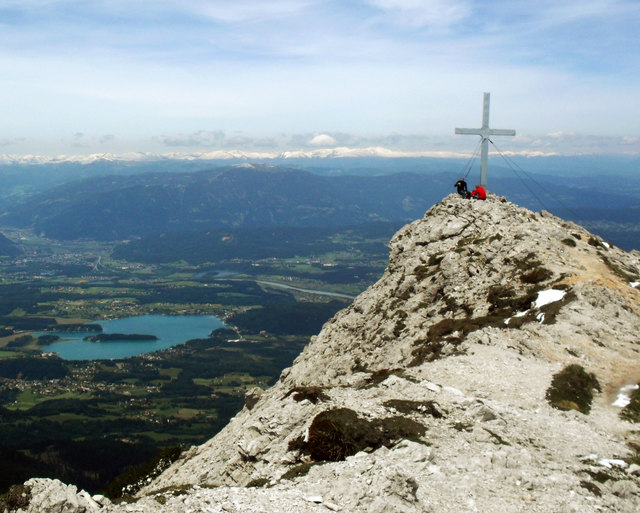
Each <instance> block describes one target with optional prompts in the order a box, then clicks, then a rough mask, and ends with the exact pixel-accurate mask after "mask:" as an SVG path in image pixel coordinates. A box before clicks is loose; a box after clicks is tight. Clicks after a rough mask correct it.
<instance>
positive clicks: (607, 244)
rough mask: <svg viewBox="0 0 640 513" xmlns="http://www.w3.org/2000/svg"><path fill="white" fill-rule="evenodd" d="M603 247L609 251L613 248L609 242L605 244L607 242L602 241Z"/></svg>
mask: <svg viewBox="0 0 640 513" xmlns="http://www.w3.org/2000/svg"><path fill="white" fill-rule="evenodd" d="M602 245H603V246H604V247H605V248H607V249H609V248H610V247H611V246H610V245H609V243H608V242H605V241H602Z"/></svg>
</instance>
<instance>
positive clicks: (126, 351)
mask: <svg viewBox="0 0 640 513" xmlns="http://www.w3.org/2000/svg"><path fill="white" fill-rule="evenodd" d="M90 324H100V326H102V330H103V331H102V332H103V333H127V334H134V333H137V334H144V335H155V336H156V337H158V340H145V341H127V340H118V341H114V342H88V341H85V340H82V339H83V338H84V337H86V336H87V335H92V334H93V335H95V332H84V333H55V334H56V335H59V336H60V338H61V340H60V341H58V342H56V343H54V344H51V345H48V346H42V350H43V351H46V352H51V353H56V354H58V356H60V358H64V359H65V360H109V359H112V358H127V357H129V356H137V355H139V354H144V353H152V352H153V351H160V350H161V349H167V348H168V347H172V346H176V345H178V344H182V343H184V342H186V341H187V340H192V339H194V338H206V337H207V336H208V335H209V333H211V332H212V331H213V330H215V329H217V328H222V327H223V326H224V323H223V322H222V321H221V320H220V319H218V318H217V317H214V316H212V315H177V316H168V315H140V316H137V317H126V318H123V319H113V320H110V321H96V322H93V323H90ZM40 334H44V333H40ZM47 334H51V333H47ZM35 335H36V336H37V335H39V334H35Z"/></svg>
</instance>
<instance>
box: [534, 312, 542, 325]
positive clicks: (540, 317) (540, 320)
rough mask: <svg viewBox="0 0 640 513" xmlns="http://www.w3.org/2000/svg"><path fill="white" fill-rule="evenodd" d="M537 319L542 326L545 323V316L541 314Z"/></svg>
mask: <svg viewBox="0 0 640 513" xmlns="http://www.w3.org/2000/svg"><path fill="white" fill-rule="evenodd" d="M536 319H538V322H539V323H540V324H542V323H543V322H544V314H543V313H542V312H540V313H539V314H538V315H536Z"/></svg>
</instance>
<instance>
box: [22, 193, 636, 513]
mask: <svg viewBox="0 0 640 513" xmlns="http://www.w3.org/2000/svg"><path fill="white" fill-rule="evenodd" d="M389 249H390V256H389V264H388V267H387V269H386V270H385V273H384V275H383V276H382V278H381V279H380V280H379V281H378V282H377V283H375V284H374V285H372V286H371V287H370V288H369V289H367V290H366V291H365V292H363V293H362V294H361V295H360V296H358V297H357V298H356V299H355V300H354V301H353V303H352V304H351V305H350V306H349V307H348V308H345V309H344V310H342V311H341V312H338V313H337V314H336V315H335V316H334V317H333V318H332V319H330V320H329V321H328V322H327V323H326V324H325V326H324V327H323V329H322V331H321V332H320V333H319V334H318V335H317V336H315V337H312V339H311V341H310V343H309V345H308V346H307V347H306V348H305V349H304V351H303V352H302V354H300V355H299V356H298V358H296V360H295V362H294V363H293V365H292V367H291V368H290V369H286V370H285V371H283V373H282V375H281V377H280V380H279V382H278V383H277V384H276V385H274V386H273V387H272V388H271V389H269V390H265V391H264V392H262V393H261V394H258V393H257V392H256V393H254V392H251V393H250V394H248V400H247V403H246V406H245V408H244V409H243V410H242V411H241V412H239V413H238V415H236V417H234V419H232V421H231V422H230V423H229V425H228V426H226V427H225V428H224V429H223V430H222V431H221V432H220V433H218V435H216V436H215V437H214V438H213V439H212V440H210V441H208V442H207V443H205V444H203V445H202V446H200V447H197V448H194V449H192V450H190V451H189V452H188V453H187V454H186V455H185V456H184V457H182V458H180V459H179V460H178V461H176V462H175V463H174V464H173V465H172V466H171V467H169V468H168V469H167V470H166V471H165V472H164V473H163V474H162V475H160V476H159V477H158V478H157V479H156V480H154V481H153V482H152V483H151V484H150V485H149V486H148V487H146V488H145V489H143V490H142V491H141V492H140V494H139V497H138V499H137V501H136V502H135V503H132V504H128V505H107V506H103V507H102V511H108V512H109V513H116V512H117V513H123V512H125V511H139V512H143V513H146V512H149V513H151V512H153V513H158V512H186V511H192V512H194V513H195V512H204V511H207V512H209V511H211V512H213V511H215V512H218V511H234V512H235V511H238V512H240V511H242V512H254V511H256V512H257V511H262V512H272V513H285V512H287V513H288V512H290V511H291V512H293V511H296V512H302V513H304V512H307V511H309V512H310V511H326V510H327V509H329V510H332V511H337V510H340V511H348V512H356V513H357V512H363V513H364V512H371V511H385V512H386V511H398V512H412V513H413V512H422V511H433V512H436V513H439V512H456V513H457V512H460V511H496V512H500V513H504V512H516V511H523V510H529V511H580V512H591V511H638V510H640V494H639V492H638V490H639V489H640V487H639V480H640V477H639V476H638V473H637V472H631V471H628V472H625V470H622V469H620V468H617V467H615V466H613V467H615V468H610V469H609V468H606V467H602V468H604V469H605V470H606V471H607V472H612V473H616V472H617V473H618V474H616V475H618V477H617V479H618V481H617V484H616V482H612V483H611V484H608V485H607V486H597V488H596V486H592V485H591V484H589V483H591V482H592V481H590V476H591V475H593V474H594V473H597V472H598V470H594V468H596V469H597V468H599V467H597V466H598V462H599V461H618V460H620V459H621V458H625V457H628V456H631V451H630V445H629V444H630V442H635V443H638V442H639V440H638V439H637V436H638V435H637V433H638V429H637V426H634V424H632V423H629V422H626V421H622V420H620V419H619V417H618V413H619V408H617V407H615V406H613V405H612V402H613V400H614V399H612V398H615V396H616V392H617V387H619V386H621V385H622V384H625V383H630V382H633V380H638V379H640V368H639V367H638V361H639V360H638V352H639V350H640V349H639V346H638V333H640V290H638V289H637V288H634V287H633V286H631V285H630V283H636V282H639V281H640V252H631V253H626V252H624V251H621V250H619V249H617V248H615V247H614V246H612V245H610V244H606V243H605V242H604V241H602V240H601V239H600V238H598V237H597V236H595V235H593V234H590V233H589V232H587V231H586V230H585V229H583V228H581V227H579V226H577V225H575V224H573V223H567V222H565V221H563V220H562V219H559V218H556V217H554V216H552V215H551V214H549V213H546V212H545V213H543V214H536V213H534V212H531V211H529V210H526V209H523V208H520V207H518V206H516V205H514V204H512V203H510V202H508V201H506V200H504V199H503V198H497V197H495V196H491V195H490V196H489V198H488V199H487V201H466V200H463V199H462V198H459V197H458V196H455V195H451V196H449V197H447V198H445V199H444V200H443V201H442V202H441V203H439V204H437V205H435V206H434V207H432V208H431V209H430V210H429V211H428V212H427V213H426V214H425V216H424V218H423V219H419V220H417V221H414V222H413V223H411V224H409V225H407V226H405V227H404V228H402V229H401V230H400V231H399V232H398V233H397V234H396V235H395V236H394V237H393V239H392V240H391V243H390V248H389ZM569 364H578V365H580V366H582V367H584V369H585V370H586V371H587V372H589V373H593V374H594V375H595V376H596V377H597V380H598V382H599V384H600V387H601V390H602V392H601V393H596V395H595V399H594V401H593V404H592V407H591V412H590V414H589V415H585V414H583V413H580V412H577V411H571V410H570V411H562V410H559V409H555V408H553V407H551V406H550V405H549V403H548V402H547V400H546V391H547V389H548V388H549V386H550V384H551V381H552V378H553V376H554V374H556V373H558V371H560V370H561V369H562V368H563V367H566V366H567V365H569ZM305 388H306V389H308V390H309V391H311V390H322V394H321V395H320V394H319V395H318V400H317V401H316V402H312V401H308V400H303V401H295V400H294V398H293V397H292V395H293V394H292V391H293V390H294V389H295V390H301V389H305ZM320 414H322V415H320ZM332 415H333V417H332ZM326 418H330V419H331V418H333V422H334V423H333V424H331V422H329V423H328V424H329V425H330V426H331V425H333V428H331V427H330V428H329V430H331V429H337V428H336V426H337V425H338V424H339V422H342V421H343V420H340V419H351V420H349V422H350V425H349V426H348V427H349V429H346V430H345V431H344V432H343V433H346V434H342V435H340V436H335V433H334V436H333V441H332V442H330V443H335V444H337V445H336V446H335V447H334V446H330V447H329V450H328V454H340V455H341V457H340V458H341V459H339V461H333V460H331V459H330V460H329V461H326V462H316V461H314V460H313V458H312V456H311V455H312V454H317V453H314V452H313V450H312V449H314V447H315V445H314V444H319V443H320V442H319V440H330V439H331V436H330V435H331V433H329V435H327V436H325V435H324V434H323V433H324V432H323V431H322V429H321V425H322V422H321V421H320V419H326ZM314 421H315V422H314ZM323 429H324V428H323ZM336 432H337V431H336ZM323 436H325V438H322V437H323ZM322 443H325V442H322ZM327 443H328V442H327ZM332 448H334V449H335V452H334V453H332V452H331V450H333V449H332ZM591 455H594V457H593V458H591ZM320 463H322V464H320ZM629 468H631V467H629ZM249 483H252V484H255V483H264V484H265V485H266V486H267V487H266V488H253V487H251V488H246V485H247V484H249ZM596 491H597V492H598V493H596ZM174 492H175V493H174ZM309 497H315V498H321V499H322V502H319V501H309V500H308V498H309ZM65 500H66V499H65ZM68 500H69V501H70V502H71V499H68ZM77 500H79V499H77ZM329 505H331V506H329ZM34 511H35V510H34ZM43 511H44V510H43ZM88 511H89V510H88Z"/></svg>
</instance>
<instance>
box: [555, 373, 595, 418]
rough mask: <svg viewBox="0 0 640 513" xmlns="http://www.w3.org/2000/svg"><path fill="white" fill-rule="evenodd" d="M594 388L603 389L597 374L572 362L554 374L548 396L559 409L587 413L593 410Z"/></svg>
mask: <svg viewBox="0 0 640 513" xmlns="http://www.w3.org/2000/svg"><path fill="white" fill-rule="evenodd" d="M593 390H597V391H598V392H600V391H601V388H600V383H599V382H598V379H597V378H596V376H595V374H593V373H589V372H586V371H585V370H584V368H582V366H580V365H577V364H572V365H568V366H566V367H565V368H564V369H562V370H561V371H560V372H558V373H557V374H554V375H553V379H552V380H551V386H550V387H549V388H548V389H547V393H546V398H547V401H548V402H549V404H551V406H553V407H554V408H558V409H559V410H577V411H579V412H581V413H584V414H585V415H586V414H588V413H589V412H590V411H591V403H592V401H593Z"/></svg>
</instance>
